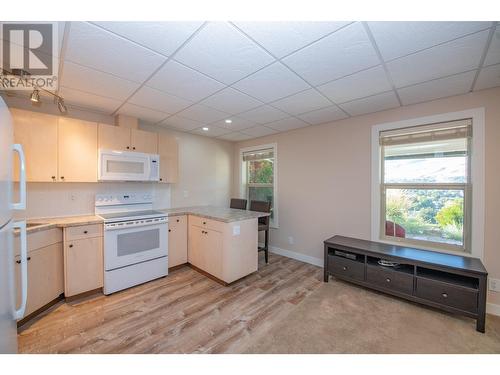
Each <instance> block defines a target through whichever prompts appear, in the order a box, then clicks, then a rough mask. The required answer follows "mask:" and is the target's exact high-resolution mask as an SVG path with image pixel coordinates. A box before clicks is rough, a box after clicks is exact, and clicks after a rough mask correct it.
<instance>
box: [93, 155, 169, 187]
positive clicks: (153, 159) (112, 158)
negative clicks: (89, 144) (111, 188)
mask: <svg viewBox="0 0 500 375" xmlns="http://www.w3.org/2000/svg"><path fill="white" fill-rule="evenodd" d="M97 169H98V180H99V181H159V179H160V156H159V155H157V154H144V153H141V152H128V151H116V150H103V149H100V150H99V166H98V168H97Z"/></svg>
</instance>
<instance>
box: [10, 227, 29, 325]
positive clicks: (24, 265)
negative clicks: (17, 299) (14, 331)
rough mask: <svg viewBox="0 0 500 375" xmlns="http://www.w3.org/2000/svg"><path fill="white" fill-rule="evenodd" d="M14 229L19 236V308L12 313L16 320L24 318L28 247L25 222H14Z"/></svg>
mask: <svg viewBox="0 0 500 375" xmlns="http://www.w3.org/2000/svg"><path fill="white" fill-rule="evenodd" d="M12 226H13V227H14V228H19V230H20V236H21V259H20V262H21V306H20V307H19V309H17V310H15V311H14V318H15V319H16V320H19V319H22V318H23V317H24V312H25V311H26V302H27V301H28V247H27V242H26V239H27V238H26V221H24V220H23V221H14V222H13V225H12Z"/></svg>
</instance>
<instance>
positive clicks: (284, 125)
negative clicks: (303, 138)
mask: <svg viewBox="0 0 500 375" xmlns="http://www.w3.org/2000/svg"><path fill="white" fill-rule="evenodd" d="M305 126H309V124H308V123H306V122H304V121H302V120H299V119H296V118H295V117H289V118H285V119H283V120H278V121H274V122H271V123H269V124H266V127H268V128H271V129H274V130H278V131H281V132H284V131H287V130H293V129H298V128H303V127H305Z"/></svg>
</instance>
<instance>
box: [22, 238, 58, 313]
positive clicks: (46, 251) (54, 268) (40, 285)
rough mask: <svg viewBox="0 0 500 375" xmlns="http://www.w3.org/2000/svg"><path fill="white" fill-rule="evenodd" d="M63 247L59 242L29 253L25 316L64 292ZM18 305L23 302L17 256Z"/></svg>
mask: <svg viewBox="0 0 500 375" xmlns="http://www.w3.org/2000/svg"><path fill="white" fill-rule="evenodd" d="M63 275H64V271H63V247H62V242H58V243H55V244H52V245H49V246H46V247H43V248H41V249H37V250H33V251H30V252H29V254H28V300H27V303H26V312H25V316H27V315H29V314H31V313H32V312H34V311H36V310H38V309H39V308H41V307H43V306H45V305H46V304H48V303H49V302H51V301H53V300H54V299H56V298H57V297H59V296H60V295H61V294H62V293H63V292H64V281H63V280H64V276H63ZM16 282H17V286H16V290H17V306H19V305H20V304H21V263H20V259H19V256H18V257H16Z"/></svg>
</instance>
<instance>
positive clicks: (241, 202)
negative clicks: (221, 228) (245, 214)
mask: <svg viewBox="0 0 500 375" xmlns="http://www.w3.org/2000/svg"><path fill="white" fill-rule="evenodd" d="M229 207H230V208H237V209H238V210H246V209H247V200H246V199H237V198H231V203H230V204H229Z"/></svg>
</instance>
